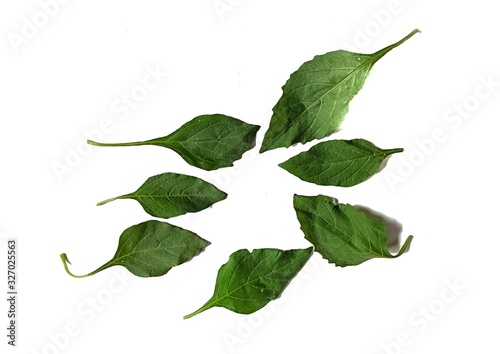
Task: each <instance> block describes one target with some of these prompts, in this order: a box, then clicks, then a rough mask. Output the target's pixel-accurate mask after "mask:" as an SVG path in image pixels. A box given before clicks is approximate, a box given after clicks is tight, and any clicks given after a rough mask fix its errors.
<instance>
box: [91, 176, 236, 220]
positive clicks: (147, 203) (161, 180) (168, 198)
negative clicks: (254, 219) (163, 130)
mask: <svg viewBox="0 0 500 354" xmlns="http://www.w3.org/2000/svg"><path fill="white" fill-rule="evenodd" d="M226 197H227V194H226V193H224V192H222V191H221V190H219V189H217V188H216V187H215V186H214V185H212V184H210V183H208V182H205V181H204V180H202V179H200V178H198V177H193V176H188V175H182V174H178V173H163V174H160V175H157V176H153V177H150V178H148V179H147V180H146V182H144V184H143V185H142V186H140V187H139V189H137V190H136V191H135V192H133V193H129V194H124V195H122V196H119V197H114V198H110V199H106V200H104V201H102V202H100V203H97V205H103V204H106V203H108V202H111V201H113V200H116V199H135V200H137V201H138V202H139V203H140V204H141V205H142V207H143V208H144V210H145V211H146V212H147V213H148V214H149V215H152V216H156V217H159V218H165V219H167V218H171V217H174V216H178V215H182V214H186V213H193V212H197V211H200V210H203V209H206V208H208V207H209V206H211V205H212V204H214V203H217V202H219V201H221V200H223V199H225V198H226Z"/></svg>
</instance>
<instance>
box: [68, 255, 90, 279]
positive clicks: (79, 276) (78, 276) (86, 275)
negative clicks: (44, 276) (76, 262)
mask: <svg viewBox="0 0 500 354" xmlns="http://www.w3.org/2000/svg"><path fill="white" fill-rule="evenodd" d="M61 260H62V262H63V265H64V269H65V270H66V273H68V274H69V275H71V276H72V277H73V278H85V277H88V276H89V275H91V274H85V275H74V274H73V273H71V271H70V270H69V268H68V264H71V262H70V261H69V259H68V256H67V255H66V253H61Z"/></svg>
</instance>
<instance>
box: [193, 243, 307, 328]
mask: <svg viewBox="0 0 500 354" xmlns="http://www.w3.org/2000/svg"><path fill="white" fill-rule="evenodd" d="M312 252H313V248H312V247H310V248H307V249H296V250H288V251H282V250H278V249H272V248H265V249H256V250H253V251H252V252H249V251H248V250H239V251H236V252H234V253H233V254H232V255H231V256H230V257H229V261H228V262H227V263H226V264H224V265H223V266H222V267H221V268H220V269H219V272H218V274H217V280H216V282H215V291H214V295H213V296H212V298H211V299H210V300H208V301H207V303H206V304H205V305H203V306H202V307H201V308H200V309H199V310H197V311H195V312H193V313H191V314H189V315H187V316H184V319H188V318H191V317H193V316H195V315H197V314H199V313H201V312H203V311H205V310H208V309H210V308H212V307H225V308H226V309H228V310H231V311H233V312H237V313H242V314H250V313H253V312H255V311H257V310H259V309H261V308H262V307H264V306H265V305H266V304H267V303H268V302H269V301H271V300H275V299H277V298H278V297H279V296H280V295H281V293H282V292H283V290H284V289H285V287H286V286H287V285H288V283H289V282H290V281H291V280H292V279H293V277H295V275H297V273H298V272H299V271H300V270H301V269H302V267H304V265H305V264H306V262H307V260H308V259H309V258H310V257H311V255H312Z"/></svg>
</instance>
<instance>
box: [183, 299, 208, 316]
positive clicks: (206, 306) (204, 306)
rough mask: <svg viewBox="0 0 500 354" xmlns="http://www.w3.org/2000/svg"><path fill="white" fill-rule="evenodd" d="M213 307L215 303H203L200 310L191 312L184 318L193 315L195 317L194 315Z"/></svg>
mask: <svg viewBox="0 0 500 354" xmlns="http://www.w3.org/2000/svg"><path fill="white" fill-rule="evenodd" d="M212 307H213V305H212V304H211V303H210V301H209V302H207V303H206V304H205V305H203V306H202V307H200V308H199V309H198V310H196V311H195V312H193V313H190V314H189V315H186V316H184V319H185V320H187V319H190V318H191V317H194V316H196V315H198V314H200V313H202V312H203V311H206V310H208V309H210V308H212Z"/></svg>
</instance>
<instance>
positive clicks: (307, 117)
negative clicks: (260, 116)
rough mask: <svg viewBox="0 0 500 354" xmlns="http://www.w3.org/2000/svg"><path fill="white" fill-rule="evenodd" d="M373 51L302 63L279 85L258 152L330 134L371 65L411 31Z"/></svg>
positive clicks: (337, 54)
mask: <svg viewBox="0 0 500 354" xmlns="http://www.w3.org/2000/svg"><path fill="white" fill-rule="evenodd" d="M417 32H419V31H418V30H414V31H413V32H411V33H410V34H409V35H408V36H406V37H405V38H403V39H402V40H400V41H398V42H396V43H394V44H392V45H390V46H388V47H386V48H384V49H382V50H380V51H378V52H375V53H373V54H360V53H352V52H348V51H345V50H338V51H334V52H329V53H326V54H323V55H318V56H316V57H314V58H313V59H312V60H311V61H308V62H305V63H304V64H302V65H301V66H300V67H299V69H298V70H297V71H295V72H294V73H293V74H292V75H291V76H290V78H289V79H288V81H287V82H286V83H285V85H284V86H283V88H282V89H283V95H282V96H281V98H280V99H279V101H278V103H277V104H276V105H275V106H274V108H273V115H272V117H271V123H270V125H269V129H268V130H267V132H266V134H265V136H264V141H263V142H262V147H261V149H260V152H265V151H267V150H272V149H276V148H279V147H289V146H291V145H293V144H296V143H306V142H308V141H312V140H315V139H321V138H324V137H326V136H329V135H331V134H332V133H333V132H334V131H335V130H336V129H337V128H338V127H339V126H340V124H341V123H342V121H343V120H344V116H345V115H346V113H347V111H348V109H349V102H350V101H351V100H352V98H353V97H354V96H355V95H356V94H357V93H358V92H359V90H361V88H362V87H363V84H364V82H365V79H366V77H367V75H368V73H369V72H370V70H371V68H372V67H373V65H374V64H375V63H376V62H377V61H378V60H379V59H380V58H382V57H383V56H384V55H385V54H387V53H388V52H390V51H391V50H392V49H394V48H396V47H398V46H399V45H401V44H402V43H404V42H405V41H406V40H408V39H409V38H410V37H412V36H413V35H414V34H415V33H417Z"/></svg>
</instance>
